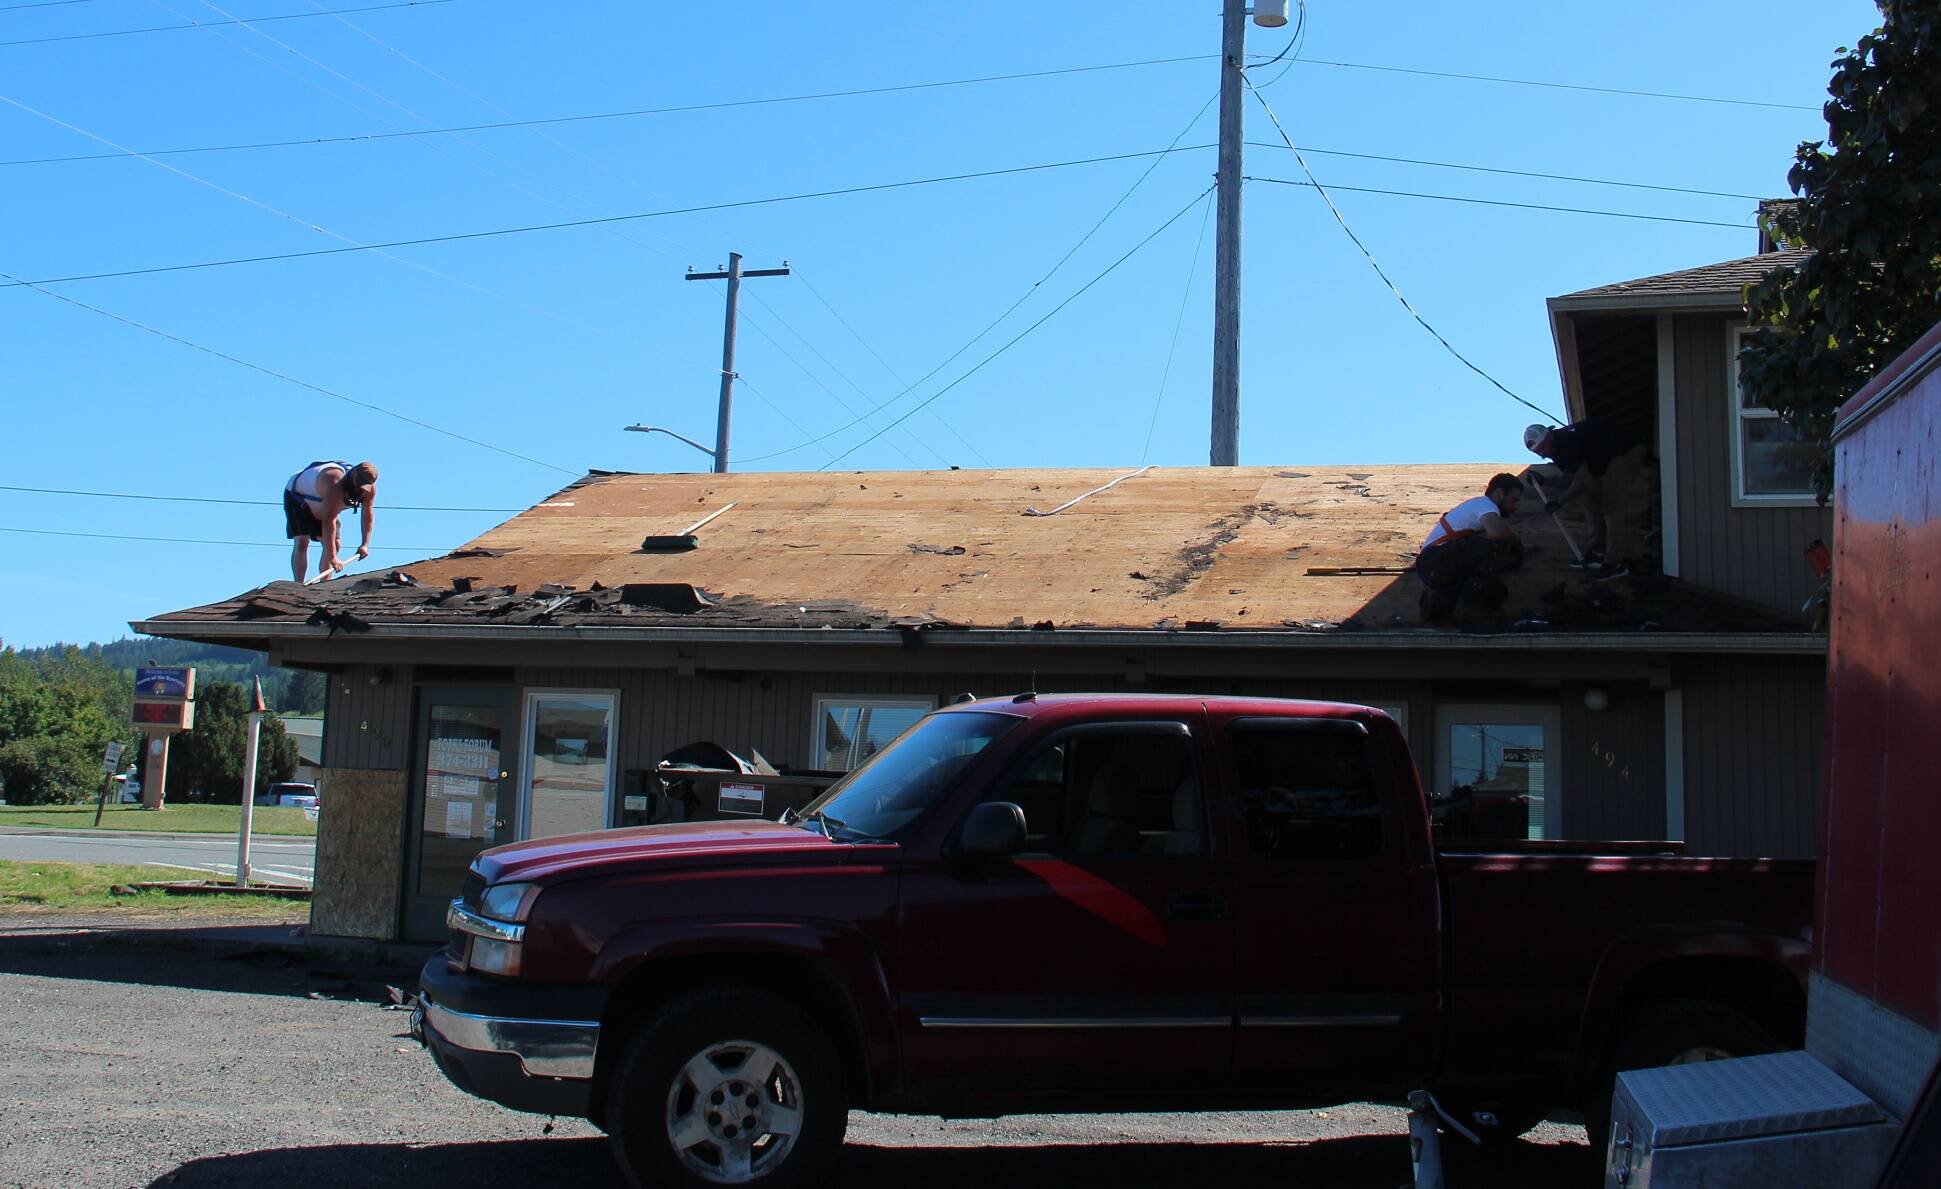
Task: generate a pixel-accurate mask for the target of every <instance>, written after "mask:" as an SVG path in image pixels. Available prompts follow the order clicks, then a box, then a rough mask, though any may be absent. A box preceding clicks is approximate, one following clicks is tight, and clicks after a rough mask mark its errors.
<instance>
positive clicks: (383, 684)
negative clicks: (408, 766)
mask: <svg viewBox="0 0 1941 1189" xmlns="http://www.w3.org/2000/svg"><path fill="white" fill-rule="evenodd" d="M329 681H330V696H329V699H328V701H327V703H326V705H325V712H324V746H323V766H324V767H326V768H382V769H392V770H395V769H401V768H403V767H404V766H405V763H406V756H407V754H408V753H409V750H410V747H411V670H410V669H409V668H406V667H399V666H392V665H350V666H347V667H345V668H344V669H342V670H340V671H338V672H335V673H332V674H330V677H329Z"/></svg>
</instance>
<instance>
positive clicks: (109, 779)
mask: <svg viewBox="0 0 1941 1189" xmlns="http://www.w3.org/2000/svg"><path fill="white" fill-rule="evenodd" d="M122 750H123V748H122V745H121V744H120V743H118V742H117V743H110V744H109V745H108V747H107V750H105V751H103V752H102V753H101V795H100V796H99V797H96V798H95V801H94V824H95V826H96V827H97V828H99V827H100V825H101V810H102V809H103V808H104V807H106V805H107V804H108V790H109V789H112V788H113V787H115V768H116V767H117V766H118V765H119V764H120V763H121V753H122Z"/></svg>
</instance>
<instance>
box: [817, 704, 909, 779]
mask: <svg viewBox="0 0 1941 1189" xmlns="http://www.w3.org/2000/svg"><path fill="white" fill-rule="evenodd" d="M936 708H937V702H936V699H934V698H879V697H870V696H868V695H864V694H822V695H819V696H817V698H816V700H815V722H814V725H813V728H812V732H811V736H810V738H811V741H812V746H813V747H814V748H815V757H814V760H813V761H812V764H811V766H812V767H815V768H819V769H821V770H823V771H825V772H847V771H849V770H850V769H851V768H854V767H856V766H857V765H858V764H861V763H862V762H863V761H864V760H866V759H868V758H869V757H871V756H873V755H875V754H876V753H877V752H879V751H881V750H883V748H885V747H887V746H889V743H890V740H892V739H895V738H896V737H897V736H898V735H901V734H902V733H903V732H905V731H907V730H909V729H910V728H911V727H912V726H914V725H915V724H916V721H917V720H918V719H920V718H922V717H923V716H924V715H926V714H928V713H930V712H931V711H932V710H935V709H936Z"/></svg>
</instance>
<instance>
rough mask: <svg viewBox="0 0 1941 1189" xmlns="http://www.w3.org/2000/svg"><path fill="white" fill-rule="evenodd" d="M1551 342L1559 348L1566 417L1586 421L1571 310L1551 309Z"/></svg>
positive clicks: (1571, 419) (1553, 307)
mask: <svg viewBox="0 0 1941 1189" xmlns="http://www.w3.org/2000/svg"><path fill="white" fill-rule="evenodd" d="M1553 300H1554V299H1553ZM1550 341H1551V342H1552V343H1553V344H1554V345H1555V346H1556V348H1557V378H1558V379H1559V380H1560V381H1561V382H1562V383H1563V389H1564V415H1565V416H1566V417H1567V418H1568V419H1569V420H1570V422H1571V423H1572V424H1575V423H1576V422H1579V421H1582V420H1583V419H1584V381H1583V377H1582V375H1581V374H1580V373H1579V371H1578V367H1577V324H1576V322H1575V321H1573V320H1572V319H1571V317H1570V311H1569V310H1560V309H1557V308H1556V307H1555V306H1554V305H1553V306H1552V307H1551V308H1550Z"/></svg>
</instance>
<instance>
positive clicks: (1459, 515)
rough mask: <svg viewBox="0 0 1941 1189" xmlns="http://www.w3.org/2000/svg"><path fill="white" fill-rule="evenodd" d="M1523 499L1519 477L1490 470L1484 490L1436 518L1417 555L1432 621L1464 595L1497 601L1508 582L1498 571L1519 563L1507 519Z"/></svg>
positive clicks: (1519, 549) (1490, 603)
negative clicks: (1492, 472)
mask: <svg viewBox="0 0 1941 1189" xmlns="http://www.w3.org/2000/svg"><path fill="white" fill-rule="evenodd" d="M1522 501H1523V480H1521V479H1519V478H1517V477H1516V476H1515V475H1510V474H1502V475H1497V476H1494V477H1493V478H1491V479H1490V481H1489V486H1488V487H1485V488H1484V489H1483V494H1481V495H1479V496H1476V497H1475V498H1474V499H1467V500H1464V501H1463V502H1462V503H1460V504H1457V505H1456V506H1455V507H1453V508H1451V509H1449V510H1448V511H1447V512H1445V513H1443V514H1442V515H1441V516H1440V517H1438V518H1437V519H1436V526H1435V527H1434V528H1433V529H1430V530H1429V536H1428V539H1427V540H1425V541H1423V542H1422V552H1421V553H1419V554H1417V555H1416V558H1415V574H1416V577H1418V578H1420V579H1422V601H1421V602H1420V604H1418V605H1419V606H1420V608H1421V610H1422V618H1423V619H1424V620H1425V621H1427V622H1429V623H1436V622H1439V621H1441V620H1444V619H1447V618H1449V616H1450V615H1452V614H1454V612H1455V610H1456V607H1457V605H1458V604H1460V603H1462V602H1464V601H1465V600H1466V601H1468V602H1471V603H1474V604H1476V605H1477V606H1479V607H1497V606H1500V605H1502V602H1503V600H1504V599H1506V598H1508V597H1509V594H1510V588H1509V587H1508V586H1505V585H1504V584H1503V580H1502V579H1501V578H1499V577H1497V575H1498V574H1500V573H1502V572H1503V571H1505V570H1514V569H1515V568H1516V567H1518V566H1520V565H1522V564H1523V542H1522V540H1521V539H1519V538H1518V537H1517V535H1516V533H1515V532H1514V531H1513V530H1512V529H1511V528H1510V526H1509V525H1508V524H1507V523H1505V522H1506V521H1508V520H1509V518H1510V517H1512V516H1514V515H1516V508H1517V505H1518V504H1519V503H1521V502H1522Z"/></svg>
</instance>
